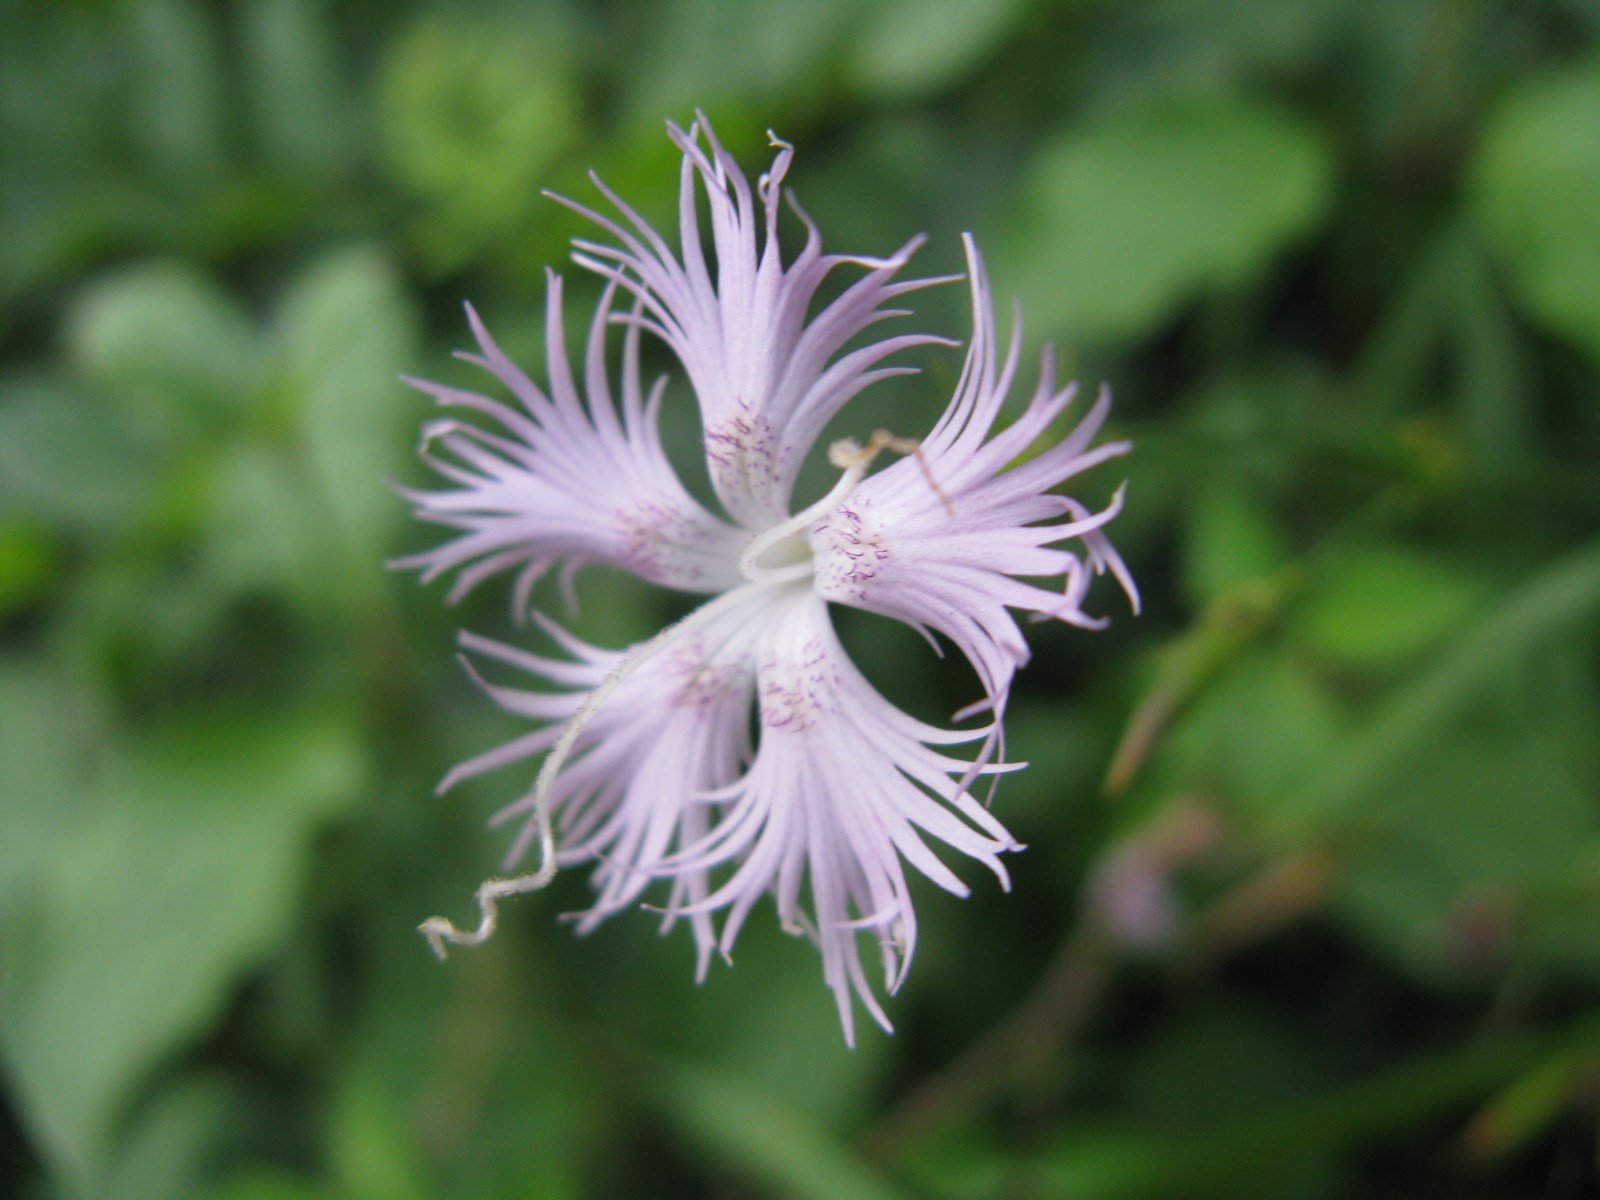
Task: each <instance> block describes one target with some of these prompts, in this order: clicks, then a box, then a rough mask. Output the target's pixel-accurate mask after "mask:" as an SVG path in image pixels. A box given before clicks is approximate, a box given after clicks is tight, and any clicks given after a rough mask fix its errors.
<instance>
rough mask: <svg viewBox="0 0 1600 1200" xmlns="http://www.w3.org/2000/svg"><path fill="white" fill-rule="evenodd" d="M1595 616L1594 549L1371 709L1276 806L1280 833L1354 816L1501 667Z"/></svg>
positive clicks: (1552, 569) (1598, 581)
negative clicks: (1318, 767) (1319, 766)
mask: <svg viewBox="0 0 1600 1200" xmlns="http://www.w3.org/2000/svg"><path fill="white" fill-rule="evenodd" d="M1596 613H1600V544H1595V545H1589V546H1585V547H1582V548H1581V549H1579V550H1577V551H1574V552H1573V553H1571V554H1569V555H1567V556H1566V557H1565V558H1562V559H1558V560H1556V561H1555V562H1553V563H1550V564H1549V565H1547V566H1545V567H1544V568H1543V569H1542V570H1540V571H1539V572H1538V573H1537V574H1535V575H1534V576H1533V577H1532V578H1531V579H1529V580H1528V581H1527V582H1526V583H1525V584H1523V585H1522V587H1520V588H1519V589H1518V590H1517V591H1516V592H1514V593H1513V594H1512V595H1511V596H1509V597H1508V598H1507V599H1506V600H1505V601H1504V602H1503V603H1502V604H1500V605H1499V606H1498V607H1496V608H1495V609H1493V610H1492V611H1491V612H1489V613H1488V614H1487V615H1486V616H1484V617H1483V618H1482V619H1481V620H1479V621H1478V622H1477V624H1475V625H1474V626H1472V627H1471V628H1470V629H1469V630H1467V631H1466V632H1465V633H1464V634H1462V635H1461V636H1459V637H1457V638H1456V639H1454V640H1453V641H1452V642H1451V643H1450V644H1449V645H1448V646H1446V647H1445V648H1444V649H1443V650H1442V651H1441V652H1440V653H1439V654H1438V655H1437V656H1436V657H1435V659H1434V660H1433V661H1432V662H1431V663H1429V664H1428V666H1427V667H1426V669H1424V670H1422V671H1420V672H1418V674H1417V675H1416V677H1415V678H1414V679H1412V680H1410V681H1409V682H1408V683H1407V684H1406V685H1405V686H1404V687H1402V688H1400V689H1398V690H1397V691H1396V692H1395V693H1394V695H1393V696H1392V697H1391V698H1389V699H1388V700H1386V701H1385V702H1384V703H1383V704H1382V705H1380V706H1378V707H1377V709H1376V711H1375V712H1374V713H1373V714H1372V716H1371V717H1370V718H1369V719H1368V720H1367V721H1366V722H1365V723H1364V725H1363V727H1362V728H1361V729H1359V730H1357V731H1356V733H1355V734H1354V735H1353V736H1351V737H1350V738H1347V739H1346V740H1345V743H1344V745H1343V746H1342V747H1341V748H1340V752H1339V753H1338V754H1337V755H1330V756H1329V758H1328V759H1327V761H1326V763H1325V765H1324V769H1323V770H1319V771H1318V772H1317V773H1316V774H1315V775H1314V776H1313V777H1312V778H1311V779H1310V780H1309V781H1307V782H1306V783H1305V784H1304V785H1303V786H1302V787H1301V788H1300V789H1299V790H1298V791H1297V793H1296V794H1295V795H1294V796H1292V797H1290V798H1288V799H1287V800H1286V801H1285V802H1284V804H1283V806H1282V810H1281V813H1280V815H1279V817H1278V818H1277V819H1276V820H1275V822H1274V824H1275V825H1276V826H1277V831H1278V833H1279V834H1280V835H1282V836H1283V837H1285V838H1287V839H1289V840H1295V839H1298V838H1299V837H1301V836H1303V835H1304V834H1305V832H1306V831H1307V830H1308V829H1309V828H1311V827H1314V826H1322V825H1325V824H1326V823H1329V822H1337V821H1340V820H1343V819H1345V818H1347V817H1348V816H1350V815H1352V814H1353V813H1355V812H1357V811H1359V810H1360V808H1361V807H1362V806H1363V802H1364V801H1365V800H1367V799H1368V798H1370V797H1372V796H1374V795H1378V794H1381V792H1382V789H1383V787H1384V785H1385V783H1386V782H1387V781H1388V780H1390V779H1392V778H1394V777H1395V775H1396V774H1397V772H1399V771H1400V770H1401V768H1402V766H1403V764H1404V762H1405V760H1406V759H1407V757H1408V756H1409V755H1412V754H1415V753H1417V752H1418V751H1419V750H1421V749H1424V748H1425V747H1427V746H1428V745H1429V744H1430V743H1431V742H1433V741H1434V740H1435V739H1436V738H1437V737H1438V736H1439V732H1440V730H1441V729H1444V728H1446V727H1447V726H1448V725H1449V723H1450V722H1451V721H1453V720H1455V719H1457V718H1459V717H1460V716H1461V714H1462V713H1463V711H1465V710H1466V709H1467V708H1468V706H1469V705H1471V704H1472V703H1474V702H1475V701H1477V700H1478V699H1480V698H1481V697H1482V696H1483V695H1484V694H1485V692H1486V690H1487V689H1488V686H1489V684H1490V683H1491V682H1493V681H1496V680H1498V679H1499V678H1500V677H1501V676H1502V674H1503V673H1504V671H1505V670H1506V668H1507V666H1508V665H1510V664H1514V663H1517V662H1520V661H1523V660H1524V659H1526V657H1527V656H1528V655H1529V654H1531V653H1532V652H1533V650H1535V649H1536V648H1538V647H1540V646H1549V645H1551V644H1552V643H1553V642H1554V641H1555V640H1556V639H1557V638H1558V637H1560V636H1561V635H1562V634H1564V633H1570V632H1571V631H1572V630H1573V628H1574V627H1575V626H1576V625H1577V624H1578V623H1579V622H1581V621H1583V620H1585V619H1591V618H1593V616H1594V615H1595V614H1596Z"/></svg>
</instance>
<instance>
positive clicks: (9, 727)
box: [0, 655, 104, 924]
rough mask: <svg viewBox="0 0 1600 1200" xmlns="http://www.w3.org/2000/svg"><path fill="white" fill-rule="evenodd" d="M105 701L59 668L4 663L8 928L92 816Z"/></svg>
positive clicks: (2, 834)
mask: <svg viewBox="0 0 1600 1200" xmlns="http://www.w3.org/2000/svg"><path fill="white" fill-rule="evenodd" d="M101 708H102V704H101V699H100V697H99V696H97V695H95V694H94V693H93V691H91V690H90V689H88V688H86V687H83V686H82V685H81V684H79V683H78V681H77V680H75V679H73V678H71V677H70V676H69V675H68V674H67V673H66V672H64V671H62V670H61V669H60V668H59V667H55V666H53V665H52V664H50V663H48V662H46V661H44V660H42V659H35V658H32V657H23V656H20V655H12V656H9V657H6V658H4V659H0V762H3V763H5V765H6V785H5V803H4V804H0V924H3V921H4V920H6V919H9V918H10V917H11V916H12V913H13V909H14V907H15V906H16V905H17V904H18V903H19V901H20V900H22V899H23V898H25V897H27V896H29V895H31V894H32V892H33V891H34V890H35V889H37V888H38V887H39V886H40V884H41V882H42V881H43V880H44V879H45V878H46V877H47V874H48V870H49V868H50V865H51V864H52V863H53V862H54V861H55V860H56V858H57V857H58V856H59V855H60V853H61V851H62V847H63V846H64V845H65V843H66V840H67V839H68V838H69V837H71V836H72V834H73V833H74V832H75V831H76V830H77V828H78V822H79V820H80V819H81V818H82V816H83V814H84V812H85V811H86V809H87V804H86V795H85V793H86V792H87V790H88V786H89V783H90V779H91V776H90V774H89V768H90V767H91V766H92V764H93V763H94V753H93V751H94V748H95V746H96V744H97V742H99V741H100V740H101V738H102V737H103V735H104V729H103V721H104V714H103V713H102V712H101V711H100V710H101Z"/></svg>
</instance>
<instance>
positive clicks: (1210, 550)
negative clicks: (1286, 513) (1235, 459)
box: [1185, 479, 1289, 604]
mask: <svg viewBox="0 0 1600 1200" xmlns="http://www.w3.org/2000/svg"><path fill="white" fill-rule="evenodd" d="M1188 519H1189V538H1188V554H1187V561H1186V564H1185V565H1186V567H1187V571H1186V575H1187V584H1188V590H1189V593H1190V595H1192V596H1193V597H1194V598H1195V600H1197V601H1199V602H1200V603H1202V604H1203V603H1207V602H1209V601H1212V600H1215V599H1216V598H1217V597H1218V596H1220V595H1222V594H1223V593H1224V592H1226V591H1227V590H1228V589H1229V588H1232V587H1235V586H1237V585H1238V584H1241V583H1248V582H1249V581H1250V580H1252V579H1261V578H1264V577H1265V576H1268V575H1271V574H1272V573H1273V572H1275V571H1277V570H1279V569H1280V568H1282V567H1283V565H1284V564H1285V563H1286V562H1287V561H1288V553H1289V552H1288V547H1287V546H1286V545H1285V544H1284V539H1283V534H1282V532H1281V531H1280V530H1279V529H1278V526H1277V524H1276V522H1274V520H1273V518H1272V514H1271V513H1270V512H1268V511H1267V504H1266V501H1265V500H1264V499H1263V498H1261V497H1259V496H1255V495H1252V494H1250V493H1249V492H1248V491H1247V490H1245V489H1244V488H1242V487H1240V486H1239V485H1238V484H1236V483H1233V482H1230V481H1228V480H1226V479H1216V480H1213V481H1212V482H1211V484H1210V485H1209V486H1207V487H1205V488H1204V489H1203V490H1201V492H1200V493H1199V494H1198V495H1197V496H1195V497H1194V500H1193V503H1192V505H1191V506H1190V508H1189V511H1188Z"/></svg>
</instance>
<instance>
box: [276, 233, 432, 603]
mask: <svg viewBox="0 0 1600 1200" xmlns="http://www.w3.org/2000/svg"><path fill="white" fill-rule="evenodd" d="M280 336H281V340H282V348H283V360H284V376H283V383H282V386H283V387H284V389H285V390H286V392H287V397H286V398H287V403H288V406H289V408H290V410H291V420H292V421H293V422H294V425H295V428H296V429H297V431H298V436H299V438H300V439H301V441H302V442H303V444H304V446H305V448H306V449H307V451H308V452H309V456H310V459H311V466H312V470H313V472H314V475H315V481H316V483H315V486H316V487H317V489H318V492H319V495H318V497H317V498H318V501H319V502H324V503H325V504H326V505H327V507H328V508H329V509H331V511H332V513H333V516H334V519H335V521H336V522H337V524H338V528H339V530H340V531H341V533H343V535H344V536H345V537H346V538H347V539H348V547H349V552H350V553H351V554H352V555H357V556H363V557H364V560H365V561H370V562H371V563H373V564H374V568H373V569H374V571H375V572H376V571H377V570H378V569H379V568H378V566H377V564H378V563H379V562H380V561H381V559H382V558H383V557H384V554H385V553H386V551H387V550H388V548H389V546H390V538H391V533H392V531H393V530H394V529H395V528H396V527H397V525H398V523H399V522H400V520H401V518H403V517H404V515H405V506H404V505H403V504H401V503H400V502H399V501H397V500H396V498H395V496H394V494H393V492H391V491H390V490H389V488H388V487H387V486H386V480H388V479H389V478H390V477H391V476H392V475H393V474H394V473H395V471H396V470H397V468H398V465H399V464H400V463H401V462H402V461H403V460H404V458H405V456H406V452H407V450H408V447H409V442H410V439H411V436H412V426H413V419H414V417H415V413H416V408H415V405H414V404H411V403H409V402H408V392H407V390H406V389H405V388H404V387H403V386H402V385H401V384H400V383H399V382H398V381H397V379H396V376H397V375H399V374H400V373H401V372H403V371H404V370H406V368H407V367H408V366H409V365H410V363H411V359H412V356H413V353H414V346H415V338H416V335H415V319H414V315H413V313H412V310H411V306H410V303H409V301H408V299H407V297H406V295H405V293H404V291H403V289H402V287H401V283H400V280H399V278H398V276H397V275H396V273H395V270H394V268H393V266H392V265H391V264H390V263H389V261H388V260H387V259H386V258H385V257H384V256H383V255H382V254H381V253H379V252H378V251H377V250H375V249H372V248H369V247H360V246H357V247H352V248H349V249H346V250H343V251H340V252H338V253H336V254H333V255H331V256H329V257H328V258H325V259H323V260H321V261H319V262H317V263H316V264H314V265H313V266H312V267H311V268H310V269H309V270H308V271H307V272H306V273H305V274H304V275H303V276H302V277H301V278H300V279H299V280H298V281H297V282H296V283H295V285H294V287H293V288H292V289H291V291H290V293H289V295H288V296H287V297H286V298H285V300H284V302H283V308H282V313H281V316H280Z"/></svg>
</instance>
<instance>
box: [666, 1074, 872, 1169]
mask: <svg viewBox="0 0 1600 1200" xmlns="http://www.w3.org/2000/svg"><path fill="white" fill-rule="evenodd" d="M653 1083H654V1087H653V1088H652V1089H651V1099H652V1100H653V1101H654V1105H655V1109H656V1112H657V1114H658V1116H659V1117H660V1118H661V1119H662V1120H663V1121H665V1122H667V1123H668V1124H669V1125H670V1126H671V1127H672V1128H674V1129H675V1130H676V1131H677V1132H678V1133H679V1134H680V1135H682V1136H683V1137H685V1138H686V1139H688V1140H689V1141H690V1142H692V1143H695V1144H697V1145H699V1146H701V1147H702V1148H703V1149H704V1151H705V1152H706V1153H707V1154H708V1155H709V1156H710V1157H711V1158H712V1160H713V1161H718V1162H723V1163H726V1164H728V1165H729V1166H730V1167H733V1168H735V1169H737V1170H738V1171H739V1172H740V1173H741V1174H743V1175H746V1176H748V1177H749V1178H751V1179H752V1180H758V1181H760V1182H761V1184H762V1185H763V1187H764V1189H766V1190H767V1191H768V1192H769V1194H771V1195H775V1196H783V1197H792V1198H793V1200H893V1197H895V1196H898V1195H899V1194H900V1193H899V1192H898V1191H897V1190H896V1189H894V1188H893V1187H891V1186H890V1185H889V1184H888V1183H887V1182H886V1181H885V1180H883V1179H882V1178H880V1177H879V1176H878V1175H877V1174H876V1173H875V1172H874V1171H872V1170H871V1169H870V1168H869V1167H868V1166H867V1165H866V1164H865V1163H862V1162H860V1161H859V1160H857V1159H856V1158H855V1156H854V1155H852V1154H851V1153H850V1151H849V1150H848V1149H846V1148H845V1147H844V1146H843V1145H841V1144H840V1143H839V1142H838V1141H837V1140H835V1139H834V1138H832V1137H830V1136H829V1135H828V1134H827V1133H826V1132H824V1131H823V1130H822V1129H819V1128H818V1127H817V1126H815V1125H813V1124H811V1123H810V1122H809V1121H808V1120H806V1119H805V1118H804V1117H803V1116H802V1115H801V1114H799V1113H798V1112H796V1111H794V1110H793V1109H791V1108H789V1107H787V1106H786V1105H784V1104H782V1103H780V1102H778V1101H776V1100H774V1099H772V1098H771V1097H770V1096H769V1095H767V1094H766V1093H765V1091H764V1090H761V1089H756V1088H751V1087H747V1086H745V1085H743V1084H740V1083H738V1082H736V1081H734V1080H731V1079H729V1078H727V1077H726V1076H724V1075H721V1074H719V1073H715V1072H712V1071H707V1070H703V1069H699V1068H694V1067H688V1066H680V1065H674V1064H660V1065H659V1066H658V1067H657V1068H656V1070H655V1072H654V1080H653Z"/></svg>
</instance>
